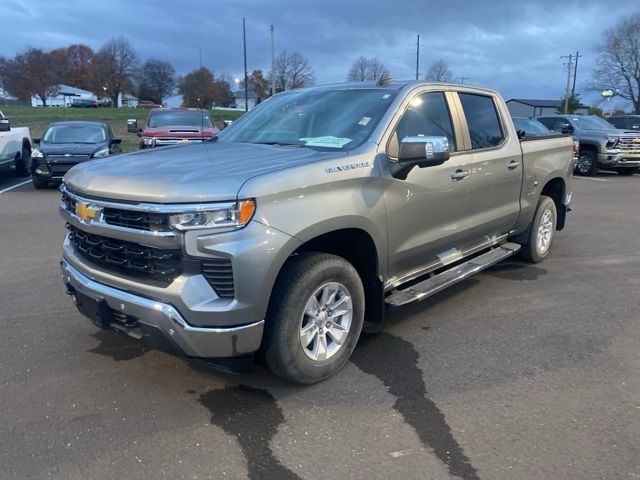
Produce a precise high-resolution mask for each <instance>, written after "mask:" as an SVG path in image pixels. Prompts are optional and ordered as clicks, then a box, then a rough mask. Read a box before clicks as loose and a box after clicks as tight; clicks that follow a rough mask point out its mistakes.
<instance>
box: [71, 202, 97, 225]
mask: <svg viewBox="0 0 640 480" xmlns="http://www.w3.org/2000/svg"><path fill="white" fill-rule="evenodd" d="M101 213H102V209H101V208H98V207H95V206H93V205H89V204H87V203H82V202H78V203H76V215H78V217H80V220H82V221H83V222H88V221H89V220H95V219H97V218H99V217H100V214H101Z"/></svg>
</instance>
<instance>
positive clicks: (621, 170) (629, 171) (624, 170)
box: [616, 168, 639, 176]
mask: <svg viewBox="0 0 640 480" xmlns="http://www.w3.org/2000/svg"><path fill="white" fill-rule="evenodd" d="M638 170H639V169H638V168H616V172H618V173H619V174H620V175H624V176H631V175H633V174H635V173H638Z"/></svg>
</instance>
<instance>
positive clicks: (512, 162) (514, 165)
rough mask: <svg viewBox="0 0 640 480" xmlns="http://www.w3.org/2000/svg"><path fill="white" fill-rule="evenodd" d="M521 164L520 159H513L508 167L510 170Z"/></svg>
mask: <svg viewBox="0 0 640 480" xmlns="http://www.w3.org/2000/svg"><path fill="white" fill-rule="evenodd" d="M519 166H520V162H519V161H518V160H511V161H510V162H509V163H507V168H508V169H509V170H513V169H514V168H518V167H519Z"/></svg>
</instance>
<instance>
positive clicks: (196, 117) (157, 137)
mask: <svg viewBox="0 0 640 480" xmlns="http://www.w3.org/2000/svg"><path fill="white" fill-rule="evenodd" d="M127 131H129V132H131V133H137V134H138V136H139V137H140V142H139V144H138V146H139V147H140V148H141V149H142V148H151V147H160V146H165V145H175V144H177V143H191V142H203V141H206V140H211V139H212V138H213V137H215V136H216V135H217V134H218V132H219V131H220V130H219V129H218V128H216V126H215V124H214V123H213V120H212V119H211V117H210V116H209V113H208V112H207V111H206V110H201V109H199V108H163V109H158V110H152V111H151V112H149V117H148V118H147V122H146V124H145V126H144V128H138V121H137V120H136V119H130V120H127Z"/></svg>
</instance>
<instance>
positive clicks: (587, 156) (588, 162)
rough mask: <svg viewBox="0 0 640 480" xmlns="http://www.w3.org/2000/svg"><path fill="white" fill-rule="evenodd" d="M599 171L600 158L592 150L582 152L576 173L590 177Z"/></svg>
mask: <svg viewBox="0 0 640 480" xmlns="http://www.w3.org/2000/svg"><path fill="white" fill-rule="evenodd" d="M597 170H598V156H597V155H596V154H595V152H593V151H592V150H582V151H581V152H580V155H579V157H578V164H577V165H576V170H575V172H576V173H577V174H578V175H582V176H584V177H590V176H591V175H593V174H594V173H596V171H597Z"/></svg>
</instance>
